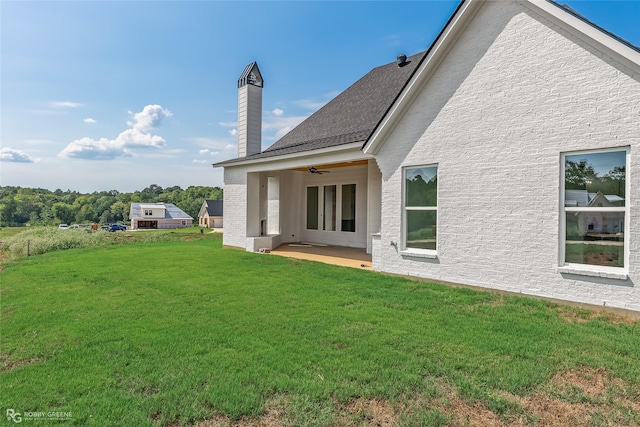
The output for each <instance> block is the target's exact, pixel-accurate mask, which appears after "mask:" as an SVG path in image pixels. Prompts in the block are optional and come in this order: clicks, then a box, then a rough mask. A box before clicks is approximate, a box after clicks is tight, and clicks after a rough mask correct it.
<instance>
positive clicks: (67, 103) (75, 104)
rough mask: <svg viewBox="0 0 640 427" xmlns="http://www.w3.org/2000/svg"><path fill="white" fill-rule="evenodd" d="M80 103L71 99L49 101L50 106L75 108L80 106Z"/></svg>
mask: <svg viewBox="0 0 640 427" xmlns="http://www.w3.org/2000/svg"><path fill="white" fill-rule="evenodd" d="M81 105H82V104H80V103H79V102H71V101H54V102H52V103H51V106H52V107H55V108H77V107H80V106H81Z"/></svg>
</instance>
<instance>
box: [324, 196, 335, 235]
mask: <svg viewBox="0 0 640 427" xmlns="http://www.w3.org/2000/svg"><path fill="white" fill-rule="evenodd" d="M323 203H324V215H323V218H324V221H323V222H322V229H323V230H324V231H336V186H335V185H325V186H324V199H323Z"/></svg>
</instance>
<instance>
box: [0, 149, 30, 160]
mask: <svg viewBox="0 0 640 427" xmlns="http://www.w3.org/2000/svg"><path fill="white" fill-rule="evenodd" d="M0 160H1V161H3V162H13V163H34V162H35V160H34V159H32V158H31V156H29V155H28V154H27V153H25V152H24V151H20V150H14V149H13V148H9V147H2V148H1V149H0Z"/></svg>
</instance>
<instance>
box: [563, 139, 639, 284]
mask: <svg viewBox="0 0 640 427" xmlns="http://www.w3.org/2000/svg"><path fill="white" fill-rule="evenodd" d="M613 151H624V152H625V203H624V206H623V207H602V208H600V207H572V206H565V205H564V203H565V201H564V198H565V165H566V160H565V159H566V156H567V155H569V156H574V155H581V154H596V153H607V152H613ZM630 157H631V156H630V147H629V146H626V147H614V148H603V149H593V150H582V151H567V152H563V153H560V177H559V178H560V218H559V219H560V227H559V235H558V237H559V239H558V242H559V261H558V268H557V271H558V273H564V274H575V275H580V276H592V277H603V278H608V279H619V280H626V279H628V277H629V274H628V273H629V235H630V231H631V228H630V227H631V219H630V215H629V207H630V205H631V203H630V201H629V196H630V194H631V191H630V186H631V176H630V175H631V167H630V164H631V159H630ZM567 212H624V229H625V232H624V234H625V236H624V267H608V266H600V265H590V264H576V263H569V262H565V256H566V253H565V250H566V239H567V215H566V214H567Z"/></svg>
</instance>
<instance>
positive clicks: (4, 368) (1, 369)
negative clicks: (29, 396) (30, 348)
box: [0, 354, 42, 372]
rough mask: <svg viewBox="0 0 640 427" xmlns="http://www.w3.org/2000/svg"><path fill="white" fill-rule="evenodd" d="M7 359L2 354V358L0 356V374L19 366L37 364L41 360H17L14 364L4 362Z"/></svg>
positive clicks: (33, 358) (6, 356) (34, 358)
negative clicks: (0, 364) (0, 365)
mask: <svg viewBox="0 0 640 427" xmlns="http://www.w3.org/2000/svg"><path fill="white" fill-rule="evenodd" d="M8 358H9V356H8V355H4V354H3V355H2V356H0V362H2V367H0V372H9V371H12V370H14V369H16V368H19V367H21V366H25V365H31V364H33V363H38V362H41V361H42V359H38V358H37V357H32V358H30V359H25V360H17V361H15V362H9V363H6V362H5V360H7V359H8Z"/></svg>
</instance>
